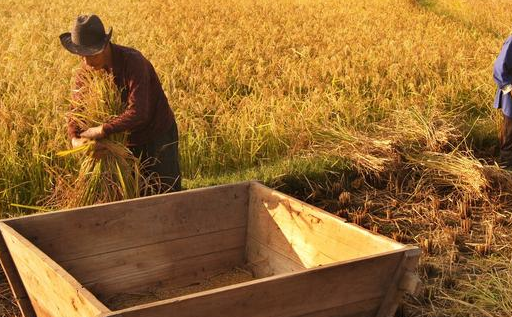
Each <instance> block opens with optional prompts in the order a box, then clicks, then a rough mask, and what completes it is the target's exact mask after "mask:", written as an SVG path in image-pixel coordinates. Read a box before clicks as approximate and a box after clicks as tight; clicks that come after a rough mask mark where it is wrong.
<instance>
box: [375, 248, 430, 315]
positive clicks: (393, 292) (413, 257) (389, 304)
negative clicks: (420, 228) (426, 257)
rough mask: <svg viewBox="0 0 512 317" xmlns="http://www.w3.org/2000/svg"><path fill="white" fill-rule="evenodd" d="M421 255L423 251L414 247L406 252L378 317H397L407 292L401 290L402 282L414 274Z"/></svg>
mask: <svg viewBox="0 0 512 317" xmlns="http://www.w3.org/2000/svg"><path fill="white" fill-rule="evenodd" d="M420 254H421V251H420V250H419V249H418V248H413V247H411V248H410V249H409V250H406V251H405V252H404V255H403V258H402V260H401V261H400V265H399V266H398V268H397V270H396V272H395V274H394V277H393V280H392V282H391V285H390V287H389V289H388V292H387V294H386V297H385V298H384V300H383V301H382V304H381V306H380V307H379V311H378V312H377V314H376V317H393V316H394V315H395V312H396V310H397V308H398V305H399V303H400V300H401V299H402V297H403V295H404V294H405V292H406V290H405V289H401V288H400V286H401V283H400V282H401V280H402V279H403V278H404V276H406V277H407V276H408V274H409V273H412V272H413V271H414V270H415V268H416V266H417V265H418V261H419V257H420Z"/></svg>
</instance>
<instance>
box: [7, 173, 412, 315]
mask: <svg viewBox="0 0 512 317" xmlns="http://www.w3.org/2000/svg"><path fill="white" fill-rule="evenodd" d="M8 224H9V226H11V227H13V228H14V229H15V230H16V231H18V232H19V233H20V234H22V235H23V236H24V237H25V238H27V239H28V240H29V241H30V242H31V243H33V244H34V245H35V246H37V247H38V248H39V249H41V250H42V251H43V252H45V253H46V254H47V255H48V256H49V257H50V258H51V259H52V260H54V261H55V262H56V263H57V264H58V265H60V266H61V267H63V268H64V269H65V270H67V272H69V273H70V274H71V275H72V276H73V277H74V278H75V279H76V280H77V281H78V282H79V283H80V284H81V285H83V286H84V287H86V288H87V289H88V290H89V291H91V292H92V293H93V294H94V295H95V296H96V297H97V298H98V299H100V300H101V301H102V302H103V303H104V304H105V305H106V306H107V307H108V308H109V309H111V310H117V309H121V308H126V307H131V306H135V305H139V304H143V303H148V302H154V301H158V300H162V299H166V298H173V297H177V296H182V295H187V294H192V293H197V292H200V291H203V290H207V289H214V288H218V287H222V286H228V285H233V284H237V283H241V282H246V281H251V280H257V279H260V278H263V277H268V276H272V275H277V274H283V273H291V272H296V271H301V270H306V269H308V268H312V267H316V266H320V265H326V264H331V263H336V262H340V261H344V260H351V259H355V258H360V257H365V256H370V255H375V254H379V253H383V252H387V251H391V250H397V249H400V248H403V245H401V244H399V243H395V242H393V241H392V240H388V239H385V238H382V237H380V236H377V235H373V234H371V233H369V232H367V231H365V230H362V229H360V228H358V227H356V226H353V225H350V224H346V223H343V222H342V221H341V220H340V219H338V218H335V217H333V216H331V215H328V214H327V213H325V212H322V211H319V210H317V209H315V208H313V207H310V206H308V205H306V204H304V203H302V202H300V201H298V200H294V199H291V198H289V197H287V196H285V195H283V194H281V193H279V192H277V191H273V190H271V189H269V188H266V187H264V186H262V185H260V184H258V183H254V182H247V183H241V184H235V185H226V186H217V187H212V188H206V189H199V190H192V191H186V192H181V193H177V194H170V195H162V196H155V197H147V198H143V199H138V200H133V201H128V202H121V203H113V204H107V205H102V206H94V207H87V208H80V209H76V210H71V211H65V212H59V213H52V214H47V215H44V216H36V217H28V218H21V219H18V220H13V221H10V222H9V223H8Z"/></svg>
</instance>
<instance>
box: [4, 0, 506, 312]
mask: <svg viewBox="0 0 512 317" xmlns="http://www.w3.org/2000/svg"><path fill="white" fill-rule="evenodd" d="M91 12H93V13H96V14H98V15H99V16H100V17H101V18H102V20H103V22H104V23H105V25H106V27H109V26H112V27H113V29H114V31H113V42H115V43H118V44H121V45H126V46H132V47H135V48H137V49H138V50H140V51H141V52H142V53H143V54H144V55H145V56H146V57H147V58H148V59H149V60H150V61H151V62H152V63H153V65H154V66H155V69H156V71H157V73H158V74H159V76H160V79H161V81H162V84H163V87H164V90H165V92H166V94H167V97H168V99H169V101H170V105H171V107H172V109H173V110H174V112H175V114H176V118H177V123H178V127H179V131H180V155H181V166H182V172H183V175H184V178H185V179H184V185H185V187H187V188H193V187H199V186H205V185H211V184H220V183H226V182H232V181H237V180H245V179H260V180H262V181H264V182H265V183H267V184H268V185H271V186H274V187H278V188H279V189H280V190H283V191H286V192H288V193H290V194H293V195H295V196H297V197H299V198H301V199H303V200H306V201H308V202H310V203H313V204H315V205H317V206H320V207H322V208H325V209H326V210H328V211H330V212H333V213H336V214H338V215H340V216H342V217H345V218H347V219H348V220H349V221H352V222H354V223H357V224H359V225H361V226H363V227H365V228H368V229H370V230H374V231H376V232H380V233H382V234H385V235H387V236H390V237H392V238H394V239H396V240H399V241H402V242H405V243H412V244H415V245H418V246H421V247H422V250H423V257H422V260H421V265H420V267H419V270H418V273H419V274H420V276H421V278H422V280H423V284H424V288H423V291H422V293H421V294H420V295H419V296H416V297H409V298H407V299H406V302H405V303H404V305H403V307H402V308H401V309H400V311H399V315H401V316H425V317H426V316H428V317H434V316H465V317H469V316H509V315H510V312H511V311H512V291H511V289H512V266H511V265H512V264H511V260H512V259H511V256H510V254H511V247H510V246H511V242H512V241H511V238H510V237H511V236H512V235H511V233H512V227H511V226H512V214H511V212H510V210H512V209H511V207H512V203H511V199H510V198H511V196H510V193H511V190H512V174H510V172H508V171H504V170H501V169H499V168H498V167H497V166H496V165H494V161H493V158H495V157H496V155H497V142H498V140H497V133H498V128H499V123H500V114H499V112H497V111H496V110H494V109H492V100H493V97H494V92H495V86H494V83H493V81H492V65H493V62H494V59H495V57H496V56H497V54H498V52H499V50H500V48H501V45H502V43H503V41H504V40H505V39H506V37H507V36H508V35H509V34H510V32H511V31H512V25H511V24H510V16H511V15H512V1H510V0H464V1H463V0H381V1H377V0H358V1H356V0H345V1H335V0H316V1H313V0H275V1H270V0H261V1H255V0H238V1H234V0H226V1H224V2H222V3H219V2H218V1H212V0H200V1H190V0H175V1H171V0H168V1H164V0H146V1H137V0H127V1H123V2H119V1H116V0H98V1H85V0H78V1H75V2H74V5H72V6H71V5H69V2H67V1H64V0H55V1H51V2H49V3H43V2H42V1H39V0H23V1H13V0H3V1H1V2H0V16H1V19H0V30H2V36H1V37H0V50H1V52H2V54H1V55H0V61H1V62H0V74H1V76H0V140H2V141H1V142H0V218H5V217H12V216H16V215H20V214H26V213H30V212H33V210H32V211H31V210H29V209H26V208H22V207H17V206H16V205H28V206H39V205H40V204H41V202H44V201H45V200H46V199H48V197H49V196H51V195H52V194H54V191H55V188H56V186H58V184H59V181H62V180H63V179H64V180H73V179H75V178H76V177H77V175H78V173H79V165H80V162H79V160H78V159H77V158H76V157H74V156H66V157H59V156H58V155H57V153H58V152H59V151H62V150H65V149H69V147H70V144H69V140H67V136H66V120H65V114H66V111H67V110H68V109H69V98H70V93H71V87H72V86H71V76H72V73H73V70H74V69H75V68H76V67H77V66H78V63H79V60H78V58H77V57H76V56H73V55H71V54H69V53H68V52H67V51H66V50H64V49H63V48H62V47H61V46H60V43H59V40H58V35H59V34H60V33H62V32H65V31H67V30H69V29H70V28H71V26H72V24H73V20H74V18H75V17H76V15H78V14H80V13H91ZM6 286H7V285H6V283H5V282H4V281H3V280H2V278H0V316H1V317H7V316H9V317H13V316H18V315H16V314H17V312H16V309H15V307H14V305H12V303H11V302H12V298H11V295H10V293H9V291H8V289H7V287H6Z"/></svg>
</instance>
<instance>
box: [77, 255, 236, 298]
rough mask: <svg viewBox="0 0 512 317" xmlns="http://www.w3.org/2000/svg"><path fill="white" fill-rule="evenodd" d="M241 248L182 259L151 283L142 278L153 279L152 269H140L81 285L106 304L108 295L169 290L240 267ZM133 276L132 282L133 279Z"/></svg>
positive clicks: (110, 296)
mask: <svg viewBox="0 0 512 317" xmlns="http://www.w3.org/2000/svg"><path fill="white" fill-rule="evenodd" d="M243 251H244V247H240V248H238V249H233V250H224V251H221V252H216V253H210V254H205V255H201V256H199V257H195V258H188V259H184V260H182V261H180V262H178V263H175V264H174V266H171V267H170V268H169V270H168V274H167V275H166V276H162V275H161V274H159V275H160V276H162V279H160V280H158V281H154V282H153V283H145V282H144V279H145V278H146V277H149V278H150V279H154V277H153V276H152V272H150V271H149V272H148V271H141V273H140V274H139V275H138V276H131V279H124V278H114V279H108V280H104V281H98V282H92V283H88V284H84V286H86V287H87V289H89V290H90V291H91V292H92V293H93V294H95V295H97V296H98V298H100V299H101V300H102V301H104V302H105V303H107V306H108V301H109V299H110V298H113V297H115V296H117V295H122V294H127V293H132V292H133V293H145V292H148V291H149V292H151V291H152V289H156V288H158V289H160V290H166V291H170V290H173V289H178V288H181V287H185V286H188V285H192V284H197V283H199V282H201V281H203V280H205V279H206V278H208V277H211V276H214V275H216V274H219V273H222V272H224V271H227V270H230V269H232V268H234V267H237V266H242V264H243V259H244V252H243ZM135 278H136V282H135V283H134V282H133V280H134V279H135Z"/></svg>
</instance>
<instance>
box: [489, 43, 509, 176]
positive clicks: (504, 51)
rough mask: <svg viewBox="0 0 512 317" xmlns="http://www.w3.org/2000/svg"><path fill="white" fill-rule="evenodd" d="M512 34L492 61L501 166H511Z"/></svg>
mask: <svg viewBox="0 0 512 317" xmlns="http://www.w3.org/2000/svg"><path fill="white" fill-rule="evenodd" d="M511 44H512V36H510V37H509V38H507V40H506V41H505V43H504V44H503V47H502V48H501V51H500V53H499V55H498V57H497V58H496V61H495V62H494V70H493V77H494V82H495V83H496V85H497V86H498V89H497V91H496V96H495V98H494V108H496V109H501V111H502V113H503V124H502V125H501V130H500V134H499V139H500V158H499V163H500V166H502V167H503V168H507V169H509V168H512V96H511V94H512V45H511Z"/></svg>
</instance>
